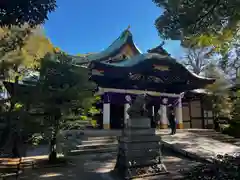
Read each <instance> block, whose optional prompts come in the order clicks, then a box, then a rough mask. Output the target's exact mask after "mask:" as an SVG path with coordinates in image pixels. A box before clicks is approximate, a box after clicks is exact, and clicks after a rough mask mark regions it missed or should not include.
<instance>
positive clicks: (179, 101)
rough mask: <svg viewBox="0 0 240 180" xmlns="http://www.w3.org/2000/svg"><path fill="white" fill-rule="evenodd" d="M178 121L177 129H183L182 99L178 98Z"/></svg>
mask: <svg viewBox="0 0 240 180" xmlns="http://www.w3.org/2000/svg"><path fill="white" fill-rule="evenodd" d="M175 112H176V116H175V118H176V121H177V129H183V116H182V97H179V98H178V104H177V107H176V111H175Z"/></svg>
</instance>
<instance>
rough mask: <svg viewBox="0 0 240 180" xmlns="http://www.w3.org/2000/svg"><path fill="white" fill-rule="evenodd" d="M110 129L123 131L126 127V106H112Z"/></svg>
mask: <svg viewBox="0 0 240 180" xmlns="http://www.w3.org/2000/svg"><path fill="white" fill-rule="evenodd" d="M110 109H111V111H110V128H111V129H122V128H123V126H124V105H122V104H116V103H115V104H111V105H110Z"/></svg>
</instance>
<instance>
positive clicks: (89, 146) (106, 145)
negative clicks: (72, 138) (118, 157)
mask: <svg viewBox="0 0 240 180" xmlns="http://www.w3.org/2000/svg"><path fill="white" fill-rule="evenodd" d="M117 145H118V143H117V142H116V143H94V144H82V145H77V146H76V149H75V150H89V149H92V150H94V149H105V148H112V147H114V148H117Z"/></svg>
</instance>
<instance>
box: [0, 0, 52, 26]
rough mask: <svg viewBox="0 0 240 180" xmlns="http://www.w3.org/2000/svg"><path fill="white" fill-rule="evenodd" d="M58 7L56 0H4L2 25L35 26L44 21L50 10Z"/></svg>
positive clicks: (1, 12) (0, 9)
mask: <svg viewBox="0 0 240 180" xmlns="http://www.w3.org/2000/svg"><path fill="white" fill-rule="evenodd" d="M55 8H56V0H38V1H32V0H21V1H15V0H2V1H1V3H0V16H1V19H0V26H2V27H3V26H12V25H17V26H20V25H24V24H25V23H27V24H29V25H31V26H35V25H39V24H42V23H44V21H45V20H46V19H47V15H48V13H49V12H52V11H54V10H55Z"/></svg>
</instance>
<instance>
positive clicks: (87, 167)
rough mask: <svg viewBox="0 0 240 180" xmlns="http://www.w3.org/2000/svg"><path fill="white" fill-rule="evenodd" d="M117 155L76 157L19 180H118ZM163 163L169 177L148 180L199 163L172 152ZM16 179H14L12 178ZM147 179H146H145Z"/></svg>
mask: <svg viewBox="0 0 240 180" xmlns="http://www.w3.org/2000/svg"><path fill="white" fill-rule="evenodd" d="M116 156H117V154H116V152H115V153H98V154H92V155H82V156H74V157H72V158H69V160H68V162H69V163H68V164H67V165H65V166H63V167H51V168H50V167H49V168H41V169H33V170H32V169H29V170H26V171H25V173H24V174H23V175H22V176H21V177H20V178H19V179H22V180H44V179H46V180H79V179H81V180H91V179H93V180H95V179H98V180H103V179H108V180H110V179H117V178H115V177H112V176H111V175H110V172H111V170H112V169H114V165H115V162H116ZM163 162H164V164H165V166H166V167H167V169H168V170H169V171H170V172H171V173H170V174H168V175H165V176H164V177H162V176H156V177H148V178H147V179H160V177H161V178H164V179H174V177H175V178H178V177H179V170H181V169H188V168H190V167H192V166H194V165H197V164H199V163H197V162H194V161H192V160H189V159H186V158H184V157H181V156H179V155H177V154H174V153H173V152H170V151H165V152H163ZM12 179H14V178H12ZM144 179H146V178H144Z"/></svg>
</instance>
